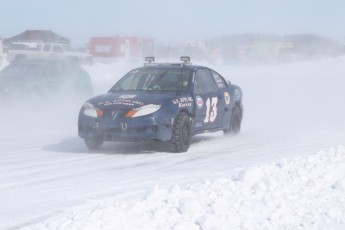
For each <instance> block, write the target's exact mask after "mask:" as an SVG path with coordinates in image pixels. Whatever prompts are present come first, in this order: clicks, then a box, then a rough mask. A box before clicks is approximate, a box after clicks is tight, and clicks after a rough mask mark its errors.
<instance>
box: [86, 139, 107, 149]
mask: <svg viewBox="0 0 345 230" xmlns="http://www.w3.org/2000/svg"><path fill="white" fill-rule="evenodd" d="M84 142H85V145H86V147H87V148H88V149H90V150H97V149H100V148H101V147H102V145H103V140H102V139H101V138H92V139H84Z"/></svg>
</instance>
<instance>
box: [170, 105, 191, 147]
mask: <svg viewBox="0 0 345 230" xmlns="http://www.w3.org/2000/svg"><path fill="white" fill-rule="evenodd" d="M190 140H191V124H190V118H189V116H188V114H187V113H185V112H181V113H179V114H178V115H177V117H176V119H175V122H174V125H173V130H172V138H171V151H172V152H177V153H180V152H186V151H187V150H188V148H189V146H190Z"/></svg>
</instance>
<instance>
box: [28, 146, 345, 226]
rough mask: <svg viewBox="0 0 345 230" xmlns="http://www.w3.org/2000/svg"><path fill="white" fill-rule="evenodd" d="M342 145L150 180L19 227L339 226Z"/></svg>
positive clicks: (343, 218) (344, 189) (342, 219)
mask: <svg viewBox="0 0 345 230" xmlns="http://www.w3.org/2000/svg"><path fill="white" fill-rule="evenodd" d="M344 193H345V147H344V146H337V147H335V148H331V149H329V150H327V151H320V152H318V153H315V154H309V155H307V156H303V157H298V158H295V159H292V160H287V159H285V160H280V161H277V162H272V163H269V164H264V165H258V166H255V167H252V168H247V169H244V170H242V171H241V172H240V173H238V174H236V175H230V176H227V177H224V178H219V179H216V180H215V181H209V180H204V181H202V182H200V183H197V184H191V185H188V186H181V185H174V186H172V187H171V188H168V189H166V188H163V187H160V186H159V185H157V186H155V187H154V188H153V189H152V191H150V192H149V193H148V194H147V195H146V196H145V197H143V198H142V199H141V200H138V201H132V202H130V203H123V202H121V203H118V202H117V201H114V200H106V201H103V202H100V203H98V202H97V203H92V204H89V205H86V206H82V207H80V208H77V209H73V210H69V211H66V212H65V213H62V214H61V215H59V216H56V217H53V218H51V219H48V220H47V221H45V222H42V223H39V224H36V225H33V226H27V227H25V228H24V229H173V230H181V229H182V230H184V229H188V230H193V229H204V230H205V229H345V196H344Z"/></svg>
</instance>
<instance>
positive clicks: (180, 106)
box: [78, 57, 243, 152]
mask: <svg viewBox="0 0 345 230" xmlns="http://www.w3.org/2000/svg"><path fill="white" fill-rule="evenodd" d="M146 62H147V63H145V65H144V66H143V67H140V68H137V69H134V70H132V71H130V72H129V73H127V74H126V75H125V76H124V77H123V78H121V79H120V80H119V81H118V82H117V83H116V84H115V85H114V86H113V87H112V88H111V89H110V90H109V92H108V93H106V94H103V95H100V96H96V97H93V98H91V99H89V100H88V101H87V102H86V103H85V104H84V105H83V106H82V108H81V110H80V113H79V121H78V133H79V136H80V137H81V138H83V139H84V141H85V144H86V146H87V147H88V148H89V149H91V150H94V149H98V148H100V147H101V146H102V144H103V142H104V141H141V140H144V141H149V140H154V141H161V142H166V143H168V146H169V149H168V150H169V151H171V152H186V151H187V150H188V148H189V145H190V142H191V137H192V136H193V135H196V134H200V133H205V132H214V131H219V130H223V131H224V133H225V134H228V133H230V134H237V133H238V132H239V131H240V128H241V122H242V117H243V106H242V91H241V89H240V88H239V87H238V86H236V85H233V84H232V83H230V82H228V81H226V80H225V79H224V78H223V77H222V76H221V75H220V74H218V73H217V72H216V71H214V70H212V69H210V68H207V67H204V66H197V65H192V64H191V63H190V58H189V57H181V63H177V64H176V63H174V64H156V63H154V58H153V57H147V58H146Z"/></svg>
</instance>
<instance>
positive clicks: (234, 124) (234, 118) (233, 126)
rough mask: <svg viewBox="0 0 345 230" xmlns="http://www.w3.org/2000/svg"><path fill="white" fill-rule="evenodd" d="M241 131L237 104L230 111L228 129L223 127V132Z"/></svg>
mask: <svg viewBox="0 0 345 230" xmlns="http://www.w3.org/2000/svg"><path fill="white" fill-rule="evenodd" d="M240 131H241V111H240V108H238V107H237V106H235V107H234V109H233V110H232V113H231V119H230V124H229V128H228V129H224V134H226V135H228V134H232V135H236V134H238V133H239V132H240Z"/></svg>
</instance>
